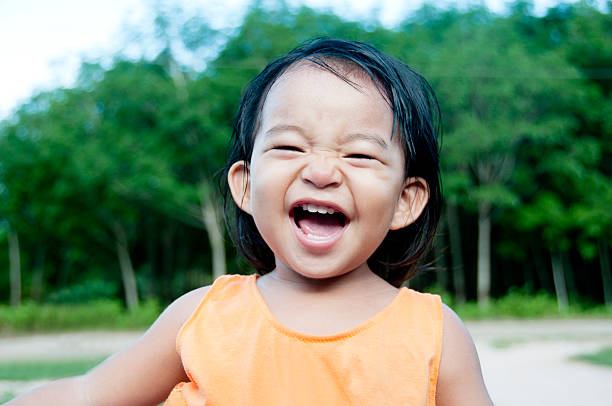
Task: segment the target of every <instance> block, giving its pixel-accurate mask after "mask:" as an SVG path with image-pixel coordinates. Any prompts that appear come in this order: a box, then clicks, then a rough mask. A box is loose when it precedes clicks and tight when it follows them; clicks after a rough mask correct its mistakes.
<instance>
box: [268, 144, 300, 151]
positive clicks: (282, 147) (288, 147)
mask: <svg viewBox="0 0 612 406" xmlns="http://www.w3.org/2000/svg"><path fill="white" fill-rule="evenodd" d="M272 149H276V150H281V151H295V152H302V149H301V148H299V147H295V146H293V145H278V146H276V147H274V148H272Z"/></svg>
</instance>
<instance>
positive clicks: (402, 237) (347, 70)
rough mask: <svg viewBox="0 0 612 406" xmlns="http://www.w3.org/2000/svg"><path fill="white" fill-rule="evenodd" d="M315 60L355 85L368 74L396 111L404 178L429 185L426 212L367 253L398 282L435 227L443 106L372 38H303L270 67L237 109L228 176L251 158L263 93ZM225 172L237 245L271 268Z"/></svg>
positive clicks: (251, 85) (407, 274) (230, 222)
mask: <svg viewBox="0 0 612 406" xmlns="http://www.w3.org/2000/svg"><path fill="white" fill-rule="evenodd" d="M301 63H312V64H313V65H314V66H316V67H318V68H321V69H324V70H326V71H328V72H330V73H332V74H334V75H336V76H337V77H338V78H340V79H342V80H343V81H345V82H346V83H348V84H349V85H351V86H352V87H354V88H355V89H357V90H360V89H362V88H363V86H361V85H360V84H359V83H357V80H359V79H362V77H361V76H362V75H363V78H369V79H370V80H371V81H372V83H373V84H374V85H375V86H376V88H377V89H378V91H379V92H380V94H381V95H382V96H383V99H384V100H385V101H386V102H387V103H388V105H389V106H390V108H391V111H392V113H393V134H392V136H394V135H395V134H397V135H398V136H400V144H401V145H402V147H403V149H404V154H405V158H406V159H405V162H406V167H405V174H404V175H405V177H412V176H414V177H421V178H423V179H424V180H425V181H426V182H427V185H428V188H429V201H428V203H427V205H426V207H425V209H424V211H423V213H422V214H421V216H420V217H419V218H418V219H417V220H416V221H415V222H414V223H413V224H411V225H409V226H408V227H405V228H403V229H401V230H394V231H390V232H389V233H388V235H387V237H386V238H385V240H384V241H383V242H382V244H381V245H380V246H379V247H378V249H377V250H376V252H375V253H374V254H373V255H372V256H371V257H370V259H369V260H368V265H369V266H370V268H372V270H373V271H374V272H376V273H377V274H378V275H380V276H381V277H383V278H384V279H386V280H387V281H388V282H390V283H392V284H394V285H396V286H397V285H398V284H401V283H402V282H403V281H404V280H406V279H408V278H410V277H411V276H412V275H414V273H415V272H416V271H417V269H418V266H417V265H418V262H419V261H420V260H421V258H422V257H423V255H424V253H425V251H426V250H427V248H428V247H429V245H430V243H431V240H432V238H433V236H434V234H435V230H436V225H437V222H438V219H439V216H440V210H441V204H442V191H441V187H440V181H439V148H438V134H439V132H440V131H439V130H440V128H439V127H440V109H439V106H438V102H437V100H436V97H435V94H434V92H433V89H432V88H431V86H430V85H429V83H428V82H427V81H426V80H425V78H424V77H423V76H421V75H420V74H419V73H418V72H416V71H415V70H414V69H412V68H411V67H410V66H408V65H406V64H405V63H403V62H400V61H399V60H397V59H395V58H392V57H390V56H388V55H386V54H384V53H382V52H381V51H379V50H378V49H376V48H374V47H373V46H371V45H368V44H365V43H362V42H357V41H346V40H342V39H336V38H317V39H314V40H312V41H309V42H306V43H304V44H302V45H300V46H298V47H297V48H295V49H293V50H292V51H290V52H289V53H287V54H286V55H283V56H281V57H280V58H278V59H276V60H275V61H273V62H271V63H270V64H269V65H268V66H266V67H265V68H264V69H263V71H262V72H261V73H260V74H259V75H257V76H256V77H255V78H254V79H253V80H252V81H251V82H250V83H249V84H248V86H247V87H246V89H245V92H244V95H243V98H242V101H241V103H240V106H239V108H238V113H237V116H236V120H235V122H234V131H233V135H232V142H233V144H232V149H231V151H230V156H229V158H228V161H227V163H226V166H225V168H224V174H225V175H226V176H227V173H228V171H229V168H230V167H231V165H232V164H233V163H234V162H237V161H241V160H243V161H245V162H247V163H248V162H250V160H251V155H252V152H253V143H254V140H255V136H256V135H257V131H258V129H259V124H260V116H261V112H262V109H263V105H264V103H265V100H266V97H267V95H268V93H269V91H270V88H271V87H272V86H273V84H274V83H275V82H276V81H277V80H279V78H280V77H282V76H283V74H285V73H286V72H287V71H288V70H290V69H292V68H295V67H296V66H298V65H299V64H301ZM225 179H226V177H225V178H224V179H222V180H221V182H220V185H221V187H222V189H223V193H224V198H225V208H226V220H227V224H228V230H229V232H230V235H231V236H232V239H233V241H234V243H235V244H236V246H237V248H238V249H239V250H240V251H241V252H242V253H243V254H244V255H245V257H246V258H247V259H248V260H249V261H250V262H251V263H252V264H253V266H255V268H256V269H257V270H258V271H259V272H260V273H266V272H268V271H271V270H272V269H274V266H275V264H274V254H273V253H272V251H271V250H270V248H269V247H268V246H267V245H266V243H265V242H264V241H263V239H262V237H261V235H260V234H259V232H258V231H257V228H256V226H255V223H254V221H253V218H252V217H251V216H250V215H249V214H247V213H245V212H243V211H242V210H240V209H239V208H238V207H237V206H236V205H235V204H234V203H233V200H232V199H231V195H230V193H229V189H228V188H227V182H225Z"/></svg>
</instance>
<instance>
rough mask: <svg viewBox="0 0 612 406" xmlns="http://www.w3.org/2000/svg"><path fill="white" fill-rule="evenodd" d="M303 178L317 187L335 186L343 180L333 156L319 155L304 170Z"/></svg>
mask: <svg viewBox="0 0 612 406" xmlns="http://www.w3.org/2000/svg"><path fill="white" fill-rule="evenodd" d="M302 179H303V180H304V181H305V182H307V183H311V184H312V185H314V186H315V187H317V188H326V187H335V186H338V185H340V183H341V182H342V174H341V173H340V171H339V170H338V168H337V167H336V163H335V159H334V158H333V157H326V156H317V157H313V159H312V160H310V161H309V162H308V164H307V165H306V166H305V167H304V169H303V170H302Z"/></svg>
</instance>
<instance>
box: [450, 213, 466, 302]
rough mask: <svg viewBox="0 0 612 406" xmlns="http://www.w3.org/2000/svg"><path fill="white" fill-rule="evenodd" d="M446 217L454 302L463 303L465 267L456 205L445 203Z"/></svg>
mask: <svg viewBox="0 0 612 406" xmlns="http://www.w3.org/2000/svg"><path fill="white" fill-rule="evenodd" d="M446 219H447V222H448V236H449V241H450V251H451V263H452V269H453V285H454V287H455V303H456V304H463V303H465V300H466V293H465V269H464V267H463V254H462V251H461V228H460V226H459V215H458V213H457V205H456V204H454V203H447V204H446Z"/></svg>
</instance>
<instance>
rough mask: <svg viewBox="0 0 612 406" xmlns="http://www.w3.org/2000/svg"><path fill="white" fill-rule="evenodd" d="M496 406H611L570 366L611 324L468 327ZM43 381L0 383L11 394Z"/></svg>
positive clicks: (8, 353) (611, 332)
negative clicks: (575, 356) (574, 358)
mask: <svg viewBox="0 0 612 406" xmlns="http://www.w3.org/2000/svg"><path fill="white" fill-rule="evenodd" d="M467 324H468V328H469V330H470V332H471V334H472V336H473V337H474V341H475V343H476V346H477V348H478V352H479V355H480V360H481V364H482V366H483V374H484V377H485V381H486V383H487V386H488V388H489V392H490V394H491V397H492V398H493V401H494V402H495V404H496V405H497V406H510V405H521V406H523V405H533V406H540V405H555V406H570V405H571V406H574V405H576V406H578V405H580V406H582V405H594V406H595V405H603V406H606V405H607V406H612V396H610V389H611V388H612V368H608V367H600V366H595V365H591V364H588V363H584V362H580V361H574V360H572V359H571V358H572V357H573V356H574V355H577V354H583V353H589V352H594V351H597V350H599V349H600V348H603V347H611V346H612V320H538V321H483V322H471V323H467ZM140 334H141V332H119V333H116V332H84V333H62V334H45V335H35V336H24V337H0V362H1V361H5V360H24V359H39V360H40V359H67V358H92V357H98V356H105V355H108V354H111V353H113V352H116V351H118V350H120V349H122V348H125V347H126V346H128V345H129V344H130V343H132V342H133V341H134V340H135V339H137V338H138V337H139V336H140ZM42 382H43V381H36V382H33V381H32V382H27V383H23V382H10V381H0V398H1V397H2V394H4V393H13V394H18V393H21V392H23V391H26V390H29V389H30V388H31V387H33V386H36V385H38V384H40V383H42Z"/></svg>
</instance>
